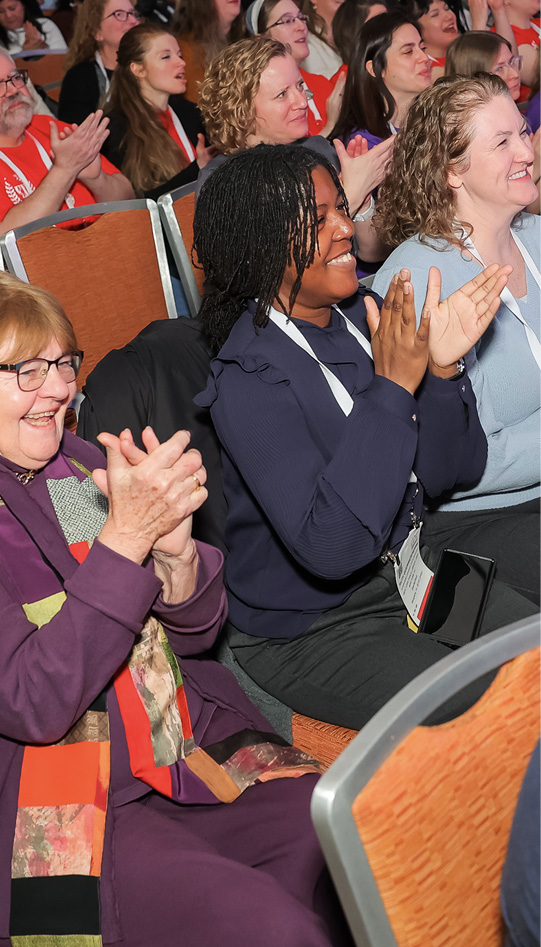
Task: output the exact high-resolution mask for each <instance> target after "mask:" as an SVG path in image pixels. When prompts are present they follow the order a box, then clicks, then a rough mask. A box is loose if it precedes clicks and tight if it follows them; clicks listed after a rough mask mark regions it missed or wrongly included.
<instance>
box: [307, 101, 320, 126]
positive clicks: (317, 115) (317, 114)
mask: <svg viewBox="0 0 541 947" xmlns="http://www.w3.org/2000/svg"><path fill="white" fill-rule="evenodd" d="M308 108H309V109H310V111H311V113H312V115H313V116H314V118H315V120H316V121H317V122H322V121H323V119H322V117H321V113H320V111H319V109H318V107H317V105H316V103H315V102H314V100H313V99H308Z"/></svg>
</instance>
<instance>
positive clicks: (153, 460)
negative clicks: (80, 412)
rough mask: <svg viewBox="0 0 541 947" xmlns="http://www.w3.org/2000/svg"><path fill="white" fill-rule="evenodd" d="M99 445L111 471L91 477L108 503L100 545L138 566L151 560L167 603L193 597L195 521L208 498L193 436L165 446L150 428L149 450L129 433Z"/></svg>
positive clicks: (145, 437) (180, 434) (103, 438)
mask: <svg viewBox="0 0 541 947" xmlns="http://www.w3.org/2000/svg"><path fill="white" fill-rule="evenodd" d="M98 440H99V442H100V444H102V445H103V447H105V449H106V451H107V468H106V469H101V468H98V469H96V470H94V471H93V473H92V477H93V480H94V483H95V484H96V486H97V487H98V488H99V489H100V490H101V491H102V493H104V494H105V495H106V496H107V498H108V500H109V513H108V517H107V521H106V523H105V525H104V527H103V529H102V531H101V533H100V535H99V537H98V539H99V541H100V542H101V543H102V544H103V545H105V546H108V547H109V548H110V549H113V550H114V551H115V552H117V553H119V554H120V555H122V556H124V557H125V558H127V559H131V560H132V561H133V562H136V563H137V564H138V565H141V564H142V563H143V562H144V561H145V559H146V558H147V556H148V555H149V554H150V555H151V556H152V559H153V561H154V571H155V573H156V575H157V576H158V577H159V578H160V579H162V581H163V583H164V597H165V599H166V601H176V602H179V601H183V600H184V599H185V598H187V597H188V596H189V595H190V594H191V593H192V592H193V589H194V587H195V577H196V569H197V550H196V547H195V542H194V540H193V539H192V516H193V514H194V513H195V511H196V510H198V509H199V507H200V506H202V505H203V503H204V502H205V500H206V498H207V490H206V488H205V486H204V484H205V481H206V479H207V473H206V470H205V468H204V467H203V465H202V462H201V454H200V453H199V451H198V450H194V449H190V450H187V447H188V444H189V443H190V434H189V432H188V431H177V433H176V434H174V435H173V437H170V438H169V440H167V441H164V442H163V444H160V442H159V440H158V438H157V437H156V434H155V433H154V431H153V430H152V428H151V427H146V428H145V429H144V431H143V433H142V441H143V445H144V448H145V449H144V450H142V449H141V448H139V447H137V445H136V444H135V443H134V440H133V436H132V434H131V432H130V431H129V430H128V429H126V430H124V431H122V432H121V434H120V436H119V437H116V436H115V435H114V434H107V433H103V434H100V435H99V436H98Z"/></svg>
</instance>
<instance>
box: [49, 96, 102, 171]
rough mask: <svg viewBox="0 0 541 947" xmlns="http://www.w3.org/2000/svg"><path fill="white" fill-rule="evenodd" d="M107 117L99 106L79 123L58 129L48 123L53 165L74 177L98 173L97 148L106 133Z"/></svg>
mask: <svg viewBox="0 0 541 947" xmlns="http://www.w3.org/2000/svg"><path fill="white" fill-rule="evenodd" d="M108 125H109V119H108V118H104V117H103V112H102V111H101V109H98V111H97V112H92V113H91V114H90V115H88V116H87V118H85V120H84V122H82V123H81V125H65V126H64V128H63V129H62V130H61V131H59V129H58V127H57V126H56V125H55V124H54V122H51V124H50V129H51V154H52V157H53V162H54V164H55V166H56V167H58V168H61V169H62V170H63V171H66V172H67V173H69V174H71V175H72V176H73V177H74V178H77V177H80V178H81V179H83V178H84V179H86V180H90V179H93V178H96V177H97V176H98V174H99V173H100V172H101V160H100V150H101V147H102V145H103V143H104V141H105V139H106V138H107V136H108V134H109V129H108V127H107V126H108Z"/></svg>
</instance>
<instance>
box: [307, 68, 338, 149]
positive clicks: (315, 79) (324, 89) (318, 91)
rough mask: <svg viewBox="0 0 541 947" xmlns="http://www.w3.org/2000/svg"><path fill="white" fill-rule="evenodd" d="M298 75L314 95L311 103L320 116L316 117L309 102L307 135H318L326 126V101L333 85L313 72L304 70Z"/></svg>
mask: <svg viewBox="0 0 541 947" xmlns="http://www.w3.org/2000/svg"><path fill="white" fill-rule="evenodd" d="M300 73H301V76H302V77H303V79H304V81H305V83H306V86H307V88H308V89H310V91H311V92H313V93H314V97H313V99H312V100H311V101H312V103H313V104H314V105H315V108H316V109H317V111H318V112H319V114H320V116H321V117H320V118H317V117H316V115H315V112H314V110H313V109H312V108H310V102H309V103H308V133H309V134H310V135H319V133H320V131H321V129H322V128H324V127H325V125H326V124H327V99H328V98H329V96H330V94H331V92H332V90H333V85H332V82H331V80H330V79H327V78H326V77H325V76H320V75H318V74H317V73H315V72H306V71H305V70H304V69H301V70H300Z"/></svg>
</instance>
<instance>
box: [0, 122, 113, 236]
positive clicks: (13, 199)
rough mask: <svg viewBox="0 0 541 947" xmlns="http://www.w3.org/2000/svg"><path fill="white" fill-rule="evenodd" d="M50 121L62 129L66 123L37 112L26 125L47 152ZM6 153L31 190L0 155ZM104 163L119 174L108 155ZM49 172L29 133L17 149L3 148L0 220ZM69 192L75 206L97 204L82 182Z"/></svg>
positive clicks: (107, 167)
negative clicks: (28, 183)
mask: <svg viewBox="0 0 541 947" xmlns="http://www.w3.org/2000/svg"><path fill="white" fill-rule="evenodd" d="M51 122H56V125H57V126H58V128H59V129H61V128H64V126H65V125H66V123H65V122H58V121H56V119H54V118H49V116H48V115H34V118H33V119H32V121H31V122H30V125H28V127H27V131H29V132H30V134H31V135H33V137H34V138H35V139H36V141H39V142H40V144H42V145H43V147H44V148H45V151H46V152H47V154H49V153H50V150H51V136H50V130H49V126H50V123H51ZM2 154H5V155H6V156H7V157H8V158H10V160H11V161H12V162H13V164H15V165H16V166H17V168H19V169H20V170H21V172H22V173H23V174H24V175H25V177H26V178H27V179H28V181H29V182H30V185H31V189H30V192H29V191H28V189H27V187H26V184H25V183H24V181H23V180H22V179H21V178H20V177H19V175H18V174H16V173H15V171H14V170H13V169H12V168H10V166H9V165H8V164H6V162H5V161H3V160H2V158H1V155H2ZM101 166H102V168H103V170H104V171H105V172H106V174H118V170H117V169H116V168H115V167H114V166H113V165H112V164H111V163H110V161H107V158H104V157H103V155H102V156H101ZM47 172H48V168H47V167H46V166H45V164H44V163H43V160H42V158H41V156H40V154H39V151H38V149H37V147H36V143H35V142H34V141H32V139H31V138H30V136H29V135H26V134H25V137H24V141H23V143H22V144H21V145H18V146H16V147H15V148H2V149H0V220H3V219H4V217H5V216H6V214H7V212H8V211H9V210H11V208H12V207H14V206H15V205H16V204H20V202H21V201H22V200H24V198H25V197H28V196H29V193H30V194H31V193H32V192H33V191H34V190H35V189H36V188H37V186H38V184H41V182H42V181H43V178H44V177H45V175H46V174H47ZM70 194H71V195H72V196H73V199H74V202H75V203H74V206H75V207H84V205H85V204H95V203H96V201H95V198H94V197H93V196H92V194H91V193H90V191H89V190H88V188H87V187H85V186H84V184H81V182H80V181H77V180H76V181H74V183H73V185H72V187H71V188H70ZM66 208H67V204H66V203H65V202H64V203H63V204H62V206H61V207H59V208H58V210H66Z"/></svg>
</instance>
